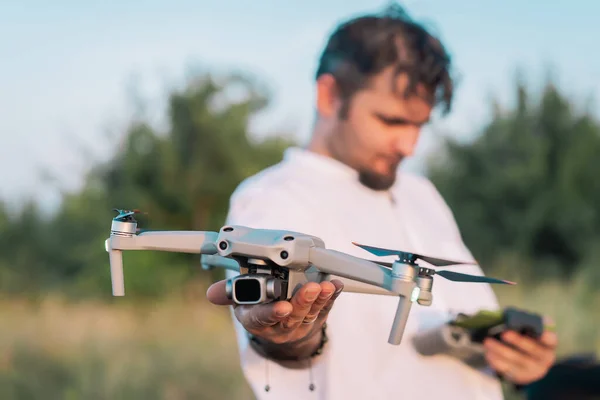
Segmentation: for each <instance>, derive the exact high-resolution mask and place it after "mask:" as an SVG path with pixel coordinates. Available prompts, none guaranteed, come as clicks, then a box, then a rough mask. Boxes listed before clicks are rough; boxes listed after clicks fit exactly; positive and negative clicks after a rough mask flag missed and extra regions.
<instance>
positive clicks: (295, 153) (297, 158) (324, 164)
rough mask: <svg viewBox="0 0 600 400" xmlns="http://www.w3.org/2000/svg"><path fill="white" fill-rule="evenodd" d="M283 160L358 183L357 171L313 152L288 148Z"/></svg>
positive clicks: (299, 148)
mask: <svg viewBox="0 0 600 400" xmlns="http://www.w3.org/2000/svg"><path fill="white" fill-rule="evenodd" d="M283 159H284V160H285V161H287V162H294V163H299V164H301V165H302V166H303V167H306V168H311V169H315V170H317V171H318V172H319V173H333V174H337V175H340V176H346V177H348V178H351V179H352V180H354V181H357V182H358V171H356V170H355V169H354V168H352V167H350V166H348V165H346V164H344V163H342V162H341V161H338V160H336V159H334V158H331V157H327V156H324V155H321V154H318V153H315V152H314V151H311V150H308V149H305V148H301V147H289V148H287V149H286V150H285V152H284V155H283Z"/></svg>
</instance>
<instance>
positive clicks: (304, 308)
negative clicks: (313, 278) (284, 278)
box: [283, 282, 321, 329]
mask: <svg viewBox="0 0 600 400" xmlns="http://www.w3.org/2000/svg"><path fill="white" fill-rule="evenodd" d="M320 293H321V285H319V284H318V283H316V282H308V283H307V284H305V285H304V286H302V287H301V288H300V289H299V290H298V291H297V292H296V294H294V296H293V297H292V299H291V300H290V303H291V304H292V307H293V308H294V309H293V311H292V312H291V313H290V315H289V317H288V318H287V320H286V321H284V323H283V327H284V328H286V329H294V328H296V327H298V325H300V324H301V323H302V320H304V317H306V314H308V312H309V310H310V309H311V307H312V305H313V303H314V302H315V300H317V298H318V297H319V294H320Z"/></svg>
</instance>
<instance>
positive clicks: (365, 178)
mask: <svg viewBox="0 0 600 400" xmlns="http://www.w3.org/2000/svg"><path fill="white" fill-rule="evenodd" d="M358 180H359V181H360V183H361V184H363V185H364V186H366V187H368V188H369V189H372V190H377V191H383V190H388V189H389V188H391V187H392V186H393V185H394V183H395V182H396V174H395V173H393V174H388V175H380V174H374V173H372V172H367V171H360V172H359V174H358Z"/></svg>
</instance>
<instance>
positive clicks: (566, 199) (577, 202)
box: [428, 81, 600, 276]
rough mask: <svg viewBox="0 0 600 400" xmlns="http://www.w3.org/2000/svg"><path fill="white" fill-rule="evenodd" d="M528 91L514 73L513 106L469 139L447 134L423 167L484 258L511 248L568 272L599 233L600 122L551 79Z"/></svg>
mask: <svg viewBox="0 0 600 400" xmlns="http://www.w3.org/2000/svg"><path fill="white" fill-rule="evenodd" d="M532 97H533V96H531V95H530V93H529V91H528V90H527V88H526V86H525V84H524V83H523V82H522V81H519V82H518V83H517V85H516V98H517V102H516V106H515V107H514V108H513V109H511V110H508V111H506V112H502V111H500V110H499V109H498V108H497V107H495V112H494V118H493V119H492V121H491V122H490V123H489V124H488V125H487V126H485V127H484V129H483V130H482V132H481V134H480V135H478V137H477V139H476V140H474V141H473V142H471V143H467V144H460V143H458V142H456V141H454V140H451V139H447V140H446V142H445V143H444V156H443V157H441V161H437V162H435V163H432V164H431V165H430V168H429V170H428V175H429V176H430V177H431V179H432V181H433V182H434V184H435V185H436V186H437V187H438V188H439V190H440V192H441V193H442V195H443V196H444V198H445V199H446V200H447V202H448V203H449V206H450V207H451V208H452V210H453V211H454V213H455V216H456V219H457V221H458V223H459V225H460V227H461V230H462V232H463V236H464V238H465V240H466V242H467V243H468V245H469V247H470V248H471V249H472V251H473V252H474V254H475V256H476V257H477V258H478V259H479V260H480V261H482V262H483V263H484V264H486V263H490V264H491V263H493V262H494V261H495V260H496V259H497V258H498V257H500V256H501V255H502V253H504V252H509V253H514V254H520V255H523V256H524V257H526V258H530V259H531V260H533V261H534V263H535V264H536V265H537V267H536V268H537V270H536V272H548V269H549V268H550V267H549V265H555V266H557V269H558V270H559V271H561V273H562V274H563V275H567V276H569V275H570V274H571V273H572V272H574V270H575V269H576V265H578V264H580V263H581V262H582V260H584V259H585V258H586V256H587V254H588V253H589V251H590V250H591V248H592V247H593V245H594V244H595V243H597V242H598V238H599V237H600V215H599V214H598V204H600V182H599V180H598V179H597V176H596V175H597V174H596V173H595V172H594V169H595V168H596V167H595V166H597V165H599V164H600V125H599V124H598V122H597V121H595V120H594V118H593V116H592V115H591V114H590V113H589V112H586V111H578V110H577V109H576V107H575V106H574V105H573V104H572V103H571V102H570V101H569V100H568V99H567V98H566V96H564V95H563V94H561V93H560V91H559V89H558V88H557V87H556V85H554V84H553V83H552V81H549V82H548V83H547V84H546V86H545V87H544V90H543V91H542V93H541V96H540V97H539V99H538V100H537V101H532ZM542 270H543V271H542Z"/></svg>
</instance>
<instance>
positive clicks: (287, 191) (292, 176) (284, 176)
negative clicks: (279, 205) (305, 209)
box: [231, 160, 311, 202]
mask: <svg viewBox="0 0 600 400" xmlns="http://www.w3.org/2000/svg"><path fill="white" fill-rule="evenodd" d="M310 184H311V182H310V181H307V177H306V173H303V171H302V170H300V169H299V168H298V166H297V165H293V164H291V163H290V162H287V161H285V160H282V161H280V162H278V163H277V164H273V165H271V166H269V167H267V168H265V169H263V170H262V171H259V172H257V173H256V174H254V175H251V176H248V177H247V178H245V179H244V180H242V181H241V182H240V183H239V184H238V186H237V187H236V188H235V190H234V191H233V193H232V194H231V201H232V202H236V201H238V200H240V199H248V198H251V197H254V196H269V197H270V198H282V197H285V198H288V197H295V196H300V197H303V196H302V194H303V193H304V192H306V190H305V188H306V186H307V185H308V186H309V185H310Z"/></svg>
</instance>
